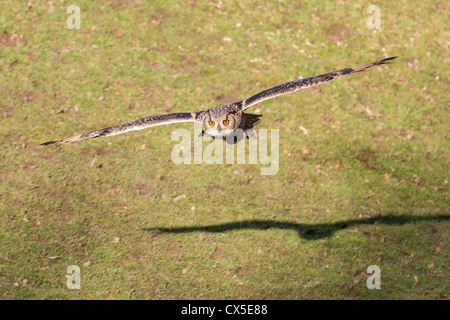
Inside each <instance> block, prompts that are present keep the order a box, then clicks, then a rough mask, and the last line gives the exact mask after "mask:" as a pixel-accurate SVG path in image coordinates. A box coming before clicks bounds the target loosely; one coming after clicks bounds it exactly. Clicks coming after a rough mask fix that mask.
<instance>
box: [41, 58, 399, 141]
mask: <svg viewBox="0 0 450 320" xmlns="http://www.w3.org/2000/svg"><path fill="white" fill-rule="evenodd" d="M395 58H397V57H391V58H386V59H383V60H380V61H376V62H372V63H368V64H364V65H361V66H357V67H353V68H346V69H342V70H338V71H333V72H329V73H326V74H322V75H320V76H315V77H309V78H305V79H299V80H295V81H290V82H286V83H284V84H281V85H279V86H276V87H273V88H270V89H268V90H265V91H262V92H260V93H258V94H256V95H254V96H252V97H250V98H248V99H245V100H242V101H239V102H234V103H232V104H228V105H223V106H218V107H214V108H211V109H208V110H203V111H198V112H192V113H172V114H165V115H151V116H148V117H145V118H142V119H138V120H134V121H132V122H128V123H126V124H123V125H119V126H113V127H108V128H104V129H100V130H95V131H91V132H88V133H84V134H80V135H76V136H73V137H70V138H66V139H62V140H56V141H48V142H45V143H42V145H49V144H63V143H70V142H75V141H80V140H85V139H89V138H97V137H109V136H114V135H117V134H122V133H125V132H129V131H135V130H141V129H145V128H149V127H153V126H159V125H165V124H170V123H178V122H197V123H199V124H201V125H202V128H203V133H205V134H207V135H209V136H212V137H215V138H221V139H225V138H226V137H229V136H231V135H234V134H235V133H236V132H237V131H240V130H239V129H241V130H242V131H247V130H250V129H253V128H254V127H255V126H256V125H257V124H258V123H259V122H261V119H259V118H260V117H261V115H255V114H249V113H245V112H244V111H245V110H246V109H248V108H250V107H251V106H253V105H255V104H258V103H260V102H262V101H264V100H268V99H272V98H275V97H278V96H281V95H284V94H288V93H293V92H296V91H299V90H301V89H306V88H309V87H313V86H317V85H320V84H322V83H326V82H329V81H331V80H333V79H335V78H337V77H340V76H345V75H349V74H352V73H356V72H361V71H364V70H366V69H368V68H371V67H373V66H378V65H383V64H388V63H390V61H391V60H393V59H395ZM238 140H239V139H238Z"/></svg>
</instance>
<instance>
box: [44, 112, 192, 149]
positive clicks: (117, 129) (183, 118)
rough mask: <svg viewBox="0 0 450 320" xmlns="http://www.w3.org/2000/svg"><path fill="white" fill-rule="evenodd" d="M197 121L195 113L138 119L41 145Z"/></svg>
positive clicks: (45, 143)
mask: <svg viewBox="0 0 450 320" xmlns="http://www.w3.org/2000/svg"><path fill="white" fill-rule="evenodd" d="M194 121H196V114H195V113H171V114H164V115H152V116H148V117H145V118H141V119H137V120H134V121H131V122H128V123H126V124H123V125H119V126H112V127H107V128H103V129H99V130H94V131H91V132H87V133H83V134H80V135H76V136H73V137H69V138H66V139H62V140H57V141H48V142H44V143H42V144H41V145H44V146H46V145H49V144H55V143H56V144H64V143H71V142H76V141H80V140H85V139H89V138H98V137H109V136H115V135H118V134H122V133H125V132H129V131H136V130H142V129H146V128H149V127H155V126H160V125H165V124H170V123H179V122H194Z"/></svg>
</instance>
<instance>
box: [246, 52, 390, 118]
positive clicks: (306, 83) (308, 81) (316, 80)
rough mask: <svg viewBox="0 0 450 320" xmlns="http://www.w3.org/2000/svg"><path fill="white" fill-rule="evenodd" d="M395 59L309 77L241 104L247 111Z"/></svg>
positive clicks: (260, 94)
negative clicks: (273, 99) (270, 100)
mask: <svg viewBox="0 0 450 320" xmlns="http://www.w3.org/2000/svg"><path fill="white" fill-rule="evenodd" d="M395 58H398V57H391V58H386V59H383V60H380V61H376V62H372V63H368V64H364V65H361V66H357V67H352V68H346V69H342V70H338V71H333V72H329V73H326V74H322V75H320V76H315V77H309V78H305V79H299V80H295V81H290V82H286V83H283V84H281V85H279V86H276V87H273V88H270V89H268V90H265V91H262V92H260V93H258V94H256V95H254V96H252V97H250V98H248V99H246V100H243V101H242V102H241V103H242V110H245V109H247V108H249V107H251V106H253V105H255V104H257V103H260V102H262V101H264V100H268V99H272V98H275V97H278V96H281V95H283V94H288V93H293V92H296V91H299V90H301V89H306V88H309V87H313V86H317V85H320V84H322V83H325V82H329V81H331V80H333V79H335V78H337V77H340V76H345V75H348V74H352V73H356V72H361V71H364V70H366V69H368V68H371V67H373V66H378V65H382V64H389V63H390V62H389V61H390V60H394V59H395Z"/></svg>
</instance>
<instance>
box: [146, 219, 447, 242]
mask: <svg viewBox="0 0 450 320" xmlns="http://www.w3.org/2000/svg"><path fill="white" fill-rule="evenodd" d="M448 220H450V215H433V216H411V215H392V214H388V215H380V216H376V217H371V218H361V219H351V220H345V221H338V222H334V223H315V224H302V223H295V222H283V221H276V220H243V221H236V222H228V223H219V224H213V225H208V226H190V227H172V228H157V227H155V228H144V230H145V231H149V232H160V233H189V232H198V231H200V232H218V233H221V232H226V231H231V230H241V229H256V230H267V229H271V228H275V229H283V230H294V231H296V232H297V233H298V235H299V236H300V237H301V238H304V239H306V240H318V239H323V238H328V237H331V236H332V235H333V234H334V233H335V232H336V231H339V230H344V229H347V228H349V227H351V226H356V225H363V224H368V225H370V224H374V225H375V224H377V225H380V224H382V225H392V226H393V225H404V224H408V223H415V222H424V221H425V222H426V221H448Z"/></svg>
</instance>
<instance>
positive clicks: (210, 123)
mask: <svg viewBox="0 0 450 320" xmlns="http://www.w3.org/2000/svg"><path fill="white" fill-rule="evenodd" d="M208 123H209V125H210V126H211V127H212V126H213V125H215V124H216V123H215V122H214V121H210V122H208Z"/></svg>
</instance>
